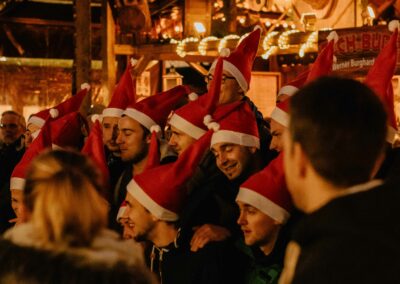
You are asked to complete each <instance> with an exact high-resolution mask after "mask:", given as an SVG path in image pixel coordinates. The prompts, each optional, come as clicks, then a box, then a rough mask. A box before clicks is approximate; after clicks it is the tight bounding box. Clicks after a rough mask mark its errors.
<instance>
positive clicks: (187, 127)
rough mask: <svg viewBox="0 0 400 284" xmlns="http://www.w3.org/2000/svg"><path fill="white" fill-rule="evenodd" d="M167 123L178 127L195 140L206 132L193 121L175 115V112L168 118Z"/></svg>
mask: <svg viewBox="0 0 400 284" xmlns="http://www.w3.org/2000/svg"><path fill="white" fill-rule="evenodd" d="M169 124H170V125H172V126H173V127H176V128H178V129H179V130H180V131H183V132H185V134H187V135H189V136H190V137H193V138H194V139H196V140H197V139H199V138H200V137H201V136H203V135H204V134H205V133H206V132H207V131H205V130H204V129H202V128H200V127H197V126H196V125H194V124H193V123H191V122H189V121H187V120H186V119H184V118H183V117H181V116H179V115H177V114H176V113H174V114H173V115H172V117H171V119H170V120H169Z"/></svg>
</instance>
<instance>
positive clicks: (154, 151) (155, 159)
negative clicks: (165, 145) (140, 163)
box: [144, 125, 161, 171]
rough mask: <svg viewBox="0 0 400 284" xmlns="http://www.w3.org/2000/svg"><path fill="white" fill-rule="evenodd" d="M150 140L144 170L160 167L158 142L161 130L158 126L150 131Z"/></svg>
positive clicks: (154, 126)
mask: <svg viewBox="0 0 400 284" xmlns="http://www.w3.org/2000/svg"><path fill="white" fill-rule="evenodd" d="M150 132H151V139H150V146H149V153H148V155H147V162H146V166H145V168H144V170H145V171H146V170H148V169H151V168H155V167H157V166H159V165H160V143H159V141H158V139H159V137H160V136H161V128H160V126H158V125H153V126H152V127H151V129H150Z"/></svg>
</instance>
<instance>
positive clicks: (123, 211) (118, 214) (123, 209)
mask: <svg viewBox="0 0 400 284" xmlns="http://www.w3.org/2000/svg"><path fill="white" fill-rule="evenodd" d="M125 211H126V205H125V206H121V207H119V209H118V213H117V218H115V219H116V220H117V222H119V219H121V218H122V217H124V214H125Z"/></svg>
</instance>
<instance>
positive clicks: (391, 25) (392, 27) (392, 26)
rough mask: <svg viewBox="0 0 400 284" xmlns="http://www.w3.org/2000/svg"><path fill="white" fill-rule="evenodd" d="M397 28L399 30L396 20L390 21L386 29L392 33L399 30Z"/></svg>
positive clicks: (399, 26) (399, 25) (399, 24)
mask: <svg viewBox="0 0 400 284" xmlns="http://www.w3.org/2000/svg"><path fill="white" fill-rule="evenodd" d="M399 28H400V23H399V21H398V20H393V21H390V22H389V24H388V29H389V31H391V32H394V31H395V29H399Z"/></svg>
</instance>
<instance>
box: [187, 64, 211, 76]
mask: <svg viewBox="0 0 400 284" xmlns="http://www.w3.org/2000/svg"><path fill="white" fill-rule="evenodd" d="M188 64H189V66H190V67H192V68H193V69H194V70H196V71H197V72H199V73H200V75H203V76H206V75H207V73H208V71H207V69H206V68H204V67H203V66H201V65H200V64H198V63H194V62H188Z"/></svg>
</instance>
